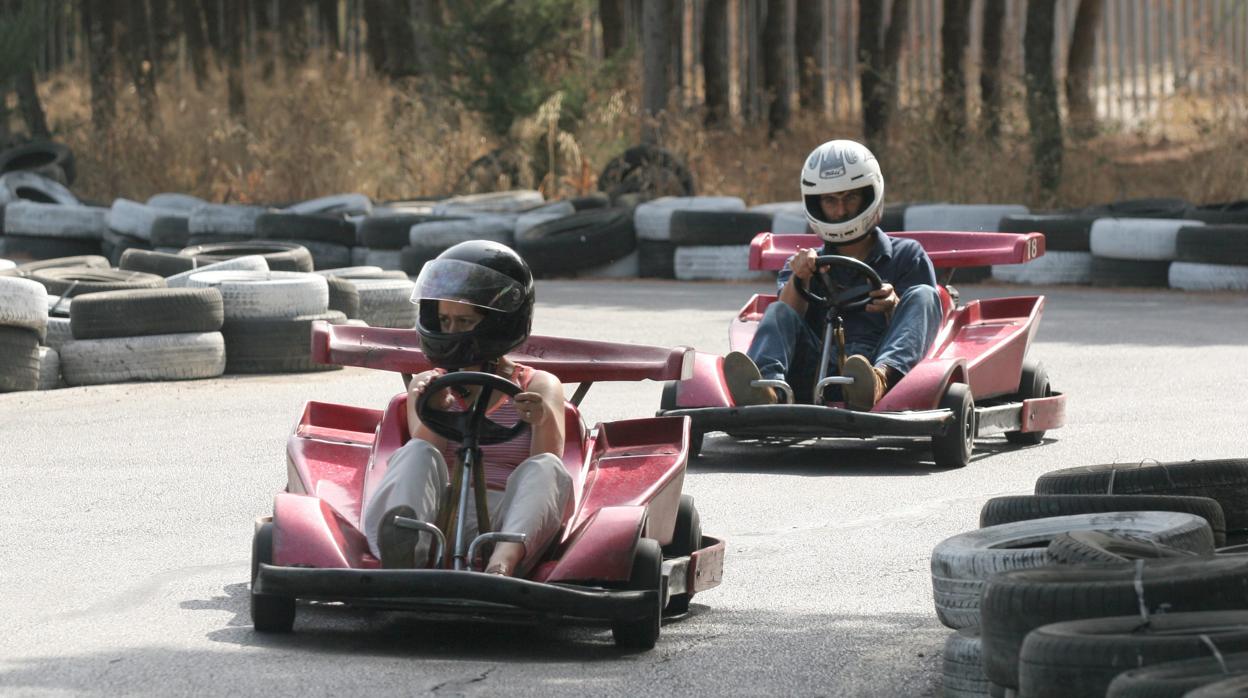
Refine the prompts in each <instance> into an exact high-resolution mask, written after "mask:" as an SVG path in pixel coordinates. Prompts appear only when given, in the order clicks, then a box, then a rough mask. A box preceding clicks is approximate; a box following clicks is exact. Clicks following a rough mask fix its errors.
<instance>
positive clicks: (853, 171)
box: [724, 140, 942, 410]
mask: <svg viewBox="0 0 1248 698" xmlns="http://www.w3.org/2000/svg"><path fill="white" fill-rule="evenodd" d="M801 186H802V198H803V200H804V203H805V206H806V219H807V221H808V223H809V225H810V228H811V229H812V230H813V231H814V232H815V233H816V234H817V235H818V236H819V237H820V238H822V239H823V241H824V245H823V248H822V249H815V248H810V249H806V248H799V249H798V250H797V253H796V254H794V255H793V256H792V257H790V258H789V260H788V261H787V262H786V263H785V266H784V269H783V270H781V272H780V274H779V275H778V276H777V278H776V282H777V284H778V286H779V294H780V295H779V298H778V300H777V302H774V303H772V304H771V305H769V306H767V310H766V312H765V313H764V315H763V319H762V320H761V321H760V322H759V325H758V330H757V331H756V332H755V334H754V339H753V341H752V342H751V343H750V348H749V351H748V352H746V353H744V354H743V353H741V352H731V353H729V354H728V355H727V356H726V357H724V378H725V380H726V382H727V384H728V389H729V391H730V392H731V394H732V398H733V402H735V403H736V404H738V405H761V404H774V403H775V402H777V395H776V392H775V391H774V390H773V389H772V388H766V387H754V386H753V385H752V382H753V381H755V380H758V379H759V378H765V379H771V380H784V381H786V382H787V383H788V384H789V386H790V387H792V388H793V390H794V395H795V396H797V398H798V399H802V400H805V399H809V396H811V395H812V393H813V391H814V387H815V372H816V367H817V365H818V362H819V358H820V355H821V352H822V349H823V333H824V323H825V322H826V319H825V313H824V312H823V311H822V310H821V309H819V308H815V307H812V306H811V305H810V304H809V303H807V301H806V299H805V298H803V297H802V296H801V295H800V294H799V292H798V290H797V288H796V287H795V284H796V283H798V281H799V280H800V282H802V283H804V284H811V283H812V278H813V279H814V281H813V283H814V287H815V290H816V292H817V293H819V294H820V295H825V294H826V293H828V292H833V293H834V292H835V291H830V290H829V289H822V288H820V287H821V286H822V280H821V279H820V276H819V275H816V274H815V272H816V269H815V259H816V257H818V256H819V255H829V254H834V255H841V256H845V257H852V258H854V259H857V260H859V261H862V262H865V263H866V264H867V265H868V266H870V267H871V268H872V269H874V270H875V271H876V272H877V273H878V274H879V275H880V278H881V279H882V280H883V281H884V284H883V286H882V287H881V288H879V289H876V290H874V291H871V302H870V303H869V304H868V305H867V306H866V312H856V313H848V314H847V315H846V316H845V317H844V328H845V353H846V354H847V355H848V357H847V358H846V360H845V367H844V375H845V376H847V377H852V378H853V379H854V382H853V384H852V385H845V386H842V391H843V395H844V398H845V403H846V406H847V407H849V408H850V409H855V410H870V409H871V408H873V407H874V406H875V405H876V403H878V402H879V401H880V399H881V398H883V396H884V393H885V392H887V391H888V389H889V388H891V387H892V386H894V385H896V384H897V382H898V381H899V380H901V379H902V377H904V376H905V375H906V374H907V373H908V372H909V371H910V369H911V368H913V367H914V365H915V364H917V363H918V362H919V361H920V360H921V359H922V358H923V357H924V355H926V354H927V351H928V350H929V349H930V348H931V346H932V343H933V342H934V341H935V340H936V334H937V332H938V331H939V330H940V323H941V317H942V312H941V305H940V296H939V294H938V292H937V290H936V272H935V270H934V269H933V267H932V260H931V259H930V258H928V256H927V253H926V252H924V251H923V248H922V246H920V245H919V243H917V242H915V241H914V240H910V239H906V238H896V237H891V236H889V235H887V234H885V233H884V232H883V231H882V230H880V229H879V227H878V224H879V221H880V216H881V215H882V213H883V209H884V175H883V174H882V173H881V172H880V164H879V161H877V160H876V159H875V156H874V155H872V154H871V151H870V150H868V149H867V148H866V147H865V146H863V145H862V144H860V143H857V142H855V141H850V140H834V141H828V142H827V143H824V144H823V145H821V146H819V147H818V148H815V150H814V151H813V152H811V154H810V156H809V157H807V158H806V164H805V165H804V166H803V168H802V176H801ZM818 271H821V272H823V271H826V272H827V273H828V275H829V276H830V277H831V280H832V281H833V283H834V284H836V285H838V286H841V287H846V288H848V287H851V286H858V285H861V284H863V283H864V282H865V279H863V278H861V277H860V276H859V275H857V274H856V273H854V272H852V271H850V270H849V269H847V268H843V267H835V266H834V267H824V268H823V269H820V270H818ZM829 364H830V368H829V375H830V374H832V373H834V372H835V367H836V365H837V357H836V347H835V346H834V347H832V348H831V357H830V360H829Z"/></svg>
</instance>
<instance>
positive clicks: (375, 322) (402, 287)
mask: <svg viewBox="0 0 1248 698" xmlns="http://www.w3.org/2000/svg"><path fill="white" fill-rule="evenodd" d="M351 283H353V284H355V288H356V290H357V291H359V294H360V319H361V320H363V321H364V322H367V323H368V325H369V326H370V327H394V328H401V329H411V328H413V327H415V326H416V313H417V306H416V304H415V303H413V302H412V301H411V298H412V289H414V288H415V287H416V284H415V283H413V282H411V281H408V280H405V279H358V278H356V279H351Z"/></svg>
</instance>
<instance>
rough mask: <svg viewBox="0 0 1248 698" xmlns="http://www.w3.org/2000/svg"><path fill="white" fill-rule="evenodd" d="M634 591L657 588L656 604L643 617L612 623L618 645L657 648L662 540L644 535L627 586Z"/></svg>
mask: <svg viewBox="0 0 1248 698" xmlns="http://www.w3.org/2000/svg"><path fill="white" fill-rule="evenodd" d="M626 588H628V589H629V590H631V591H654V592H655V593H656V595H657V597H658V598H657V599H656V600H655V603H654V606H653V607H652V608H651V609H649V610H648V611H647V612H646V614H645V615H644V616H642V617H640V618H635V619H632V620H617V621H614V622H613V623H612V624H611V635H612V636H613V637H614V638H615V645H616V647H620V648H623V649H630V650H649V649H654V645H655V643H657V642H658V641H659V631H660V630H661V629H662V624H663V551H662V549H661V548H660V547H659V543H658V541H656V540H654V539H653V538H642V539H640V540H638V541H637V548H636V549H635V550H634V551H633V569H632V572H631V573H630V574H629V577H628V585H627V587H626Z"/></svg>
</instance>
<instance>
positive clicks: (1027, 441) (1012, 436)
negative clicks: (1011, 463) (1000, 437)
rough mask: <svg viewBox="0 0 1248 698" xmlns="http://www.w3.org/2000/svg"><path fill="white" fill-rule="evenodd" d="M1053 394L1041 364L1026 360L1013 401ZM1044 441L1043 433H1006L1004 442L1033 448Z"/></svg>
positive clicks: (1045, 371)
mask: <svg viewBox="0 0 1248 698" xmlns="http://www.w3.org/2000/svg"><path fill="white" fill-rule="evenodd" d="M1052 394H1053V390H1052V388H1050V387H1049V372H1048V370H1047V369H1046V368H1045V367H1044V364H1043V363H1040V362H1039V361H1035V360H1033V359H1028V360H1026V361H1024V362H1023V375H1022V377H1021V378H1020V379H1019V381H1018V392H1017V393H1015V394H1014V395H1013V398H1012V399H1014V400H1031V399H1033V398H1038V397H1048V396H1050V395H1052ZM1043 439H1044V432H1043V431H1007V432H1005V440H1006V441H1008V442H1010V443H1012V444H1018V445H1019V446H1035V445H1036V444H1039V443H1040V442H1041V441H1042V440H1043Z"/></svg>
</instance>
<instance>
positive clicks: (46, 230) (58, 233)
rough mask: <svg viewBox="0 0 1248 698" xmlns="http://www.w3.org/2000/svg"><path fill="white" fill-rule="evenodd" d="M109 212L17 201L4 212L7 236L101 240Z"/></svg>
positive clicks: (91, 208)
mask: <svg viewBox="0 0 1248 698" xmlns="http://www.w3.org/2000/svg"><path fill="white" fill-rule="evenodd" d="M107 216H108V209H106V208H101V207H99V206H81V205H77V204H70V205H66V204H40V203H36V202H34V201H14V202H13V203H11V204H8V205H6V206H5V208H4V232H5V234H6V235H27V236H30V237H41V238H70V239H74V240H102V239H103V238H104V231H105V230H108V222H107Z"/></svg>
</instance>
